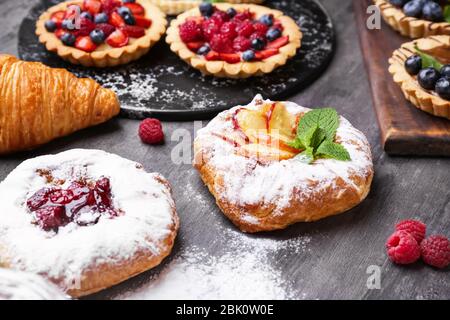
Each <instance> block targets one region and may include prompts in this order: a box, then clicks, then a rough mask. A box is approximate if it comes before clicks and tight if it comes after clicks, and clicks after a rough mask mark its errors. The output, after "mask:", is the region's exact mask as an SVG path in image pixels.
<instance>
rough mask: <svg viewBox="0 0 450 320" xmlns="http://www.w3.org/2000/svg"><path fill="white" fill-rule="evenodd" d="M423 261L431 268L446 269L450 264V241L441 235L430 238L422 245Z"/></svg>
mask: <svg viewBox="0 0 450 320" xmlns="http://www.w3.org/2000/svg"><path fill="white" fill-rule="evenodd" d="M420 249H421V252H422V260H423V261H424V262H425V263H426V264H429V265H430V266H433V267H436V268H439V269H444V268H445V267H447V266H448V265H449V264H450V241H449V240H448V239H447V238H446V237H444V236H441V235H437V236H430V237H428V238H426V239H425V240H423V241H422V243H421V245H420Z"/></svg>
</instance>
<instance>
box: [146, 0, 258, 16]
mask: <svg viewBox="0 0 450 320" xmlns="http://www.w3.org/2000/svg"><path fill="white" fill-rule="evenodd" d="M150 1H151V2H152V3H153V4H155V5H157V6H158V7H159V8H160V9H161V10H162V11H164V13H166V14H168V15H177V14H180V13H182V12H185V11H187V10H189V9H192V8H195V7H196V6H198V5H199V4H200V3H201V2H202V1H201V0H178V1H171V0H150ZM226 2H228V3H235V4H236V3H263V2H264V0H226Z"/></svg>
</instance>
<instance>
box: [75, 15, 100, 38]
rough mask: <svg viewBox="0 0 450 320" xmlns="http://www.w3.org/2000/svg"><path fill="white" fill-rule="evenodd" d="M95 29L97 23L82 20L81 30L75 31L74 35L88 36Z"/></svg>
mask: <svg viewBox="0 0 450 320" xmlns="http://www.w3.org/2000/svg"><path fill="white" fill-rule="evenodd" d="M94 29H95V23H94V22H92V21H91V20H89V19H86V18H81V19H80V28H79V29H76V30H74V31H73V32H72V33H73V35H74V36H75V37H80V36H88V35H89V34H90V33H91V31H92V30H94Z"/></svg>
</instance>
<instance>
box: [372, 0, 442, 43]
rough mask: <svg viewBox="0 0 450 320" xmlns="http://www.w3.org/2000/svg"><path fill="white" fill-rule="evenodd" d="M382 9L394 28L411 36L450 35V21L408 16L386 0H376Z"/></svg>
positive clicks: (382, 13) (387, 20)
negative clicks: (434, 20)
mask: <svg viewBox="0 0 450 320" xmlns="http://www.w3.org/2000/svg"><path fill="white" fill-rule="evenodd" d="M374 3H375V5H376V6H377V7H378V8H379V9H380V12H381V15H382V16H383V19H384V21H386V23H387V24H389V25H390V26H391V27H392V28H393V29H394V30H396V31H398V32H400V34H402V35H403V36H407V37H409V38H413V39H416V38H423V37H428V36H432V35H439V34H445V35H450V23H448V22H432V21H427V20H423V19H417V18H414V17H408V16H406V15H405V14H404V12H403V11H402V10H401V9H400V8H397V7H395V6H393V5H392V4H390V3H389V1H386V0H374Z"/></svg>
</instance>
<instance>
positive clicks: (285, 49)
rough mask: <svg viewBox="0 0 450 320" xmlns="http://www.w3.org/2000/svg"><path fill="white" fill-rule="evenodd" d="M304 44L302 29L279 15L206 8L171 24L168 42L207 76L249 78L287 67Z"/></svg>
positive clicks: (238, 7)
mask: <svg viewBox="0 0 450 320" xmlns="http://www.w3.org/2000/svg"><path fill="white" fill-rule="evenodd" d="M301 38H302V32H301V31H300V28H299V27H298V25H297V24H296V23H295V21H294V20H293V19H292V18H290V17H288V16H286V15H284V14H283V13H282V12H281V11H278V10H273V9H270V8H266V7H263V6H259V5H254V4H235V5H234V4H227V3H220V4H214V5H213V4H211V3H202V4H201V5H200V6H199V7H198V8H195V9H191V10H189V11H186V12H185V13H182V14H181V15H179V16H178V17H177V18H176V19H175V20H173V21H172V23H171V25H170V27H169V29H168V30H167V37H166V41H167V43H168V44H170V48H171V50H172V51H173V52H175V53H176V54H178V56H179V57H180V58H181V59H183V60H184V61H186V62H187V63H188V64H190V65H191V66H192V67H194V68H196V69H198V70H200V71H201V72H202V73H203V74H206V75H213V76H216V77H223V78H248V77H251V76H260V75H263V74H267V73H270V72H272V71H273V70H274V69H276V68H278V67H280V66H282V65H284V64H286V62H287V61H288V60H289V59H290V58H292V57H293V56H295V55H296V53H297V49H298V48H299V47H300V44H301Z"/></svg>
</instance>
